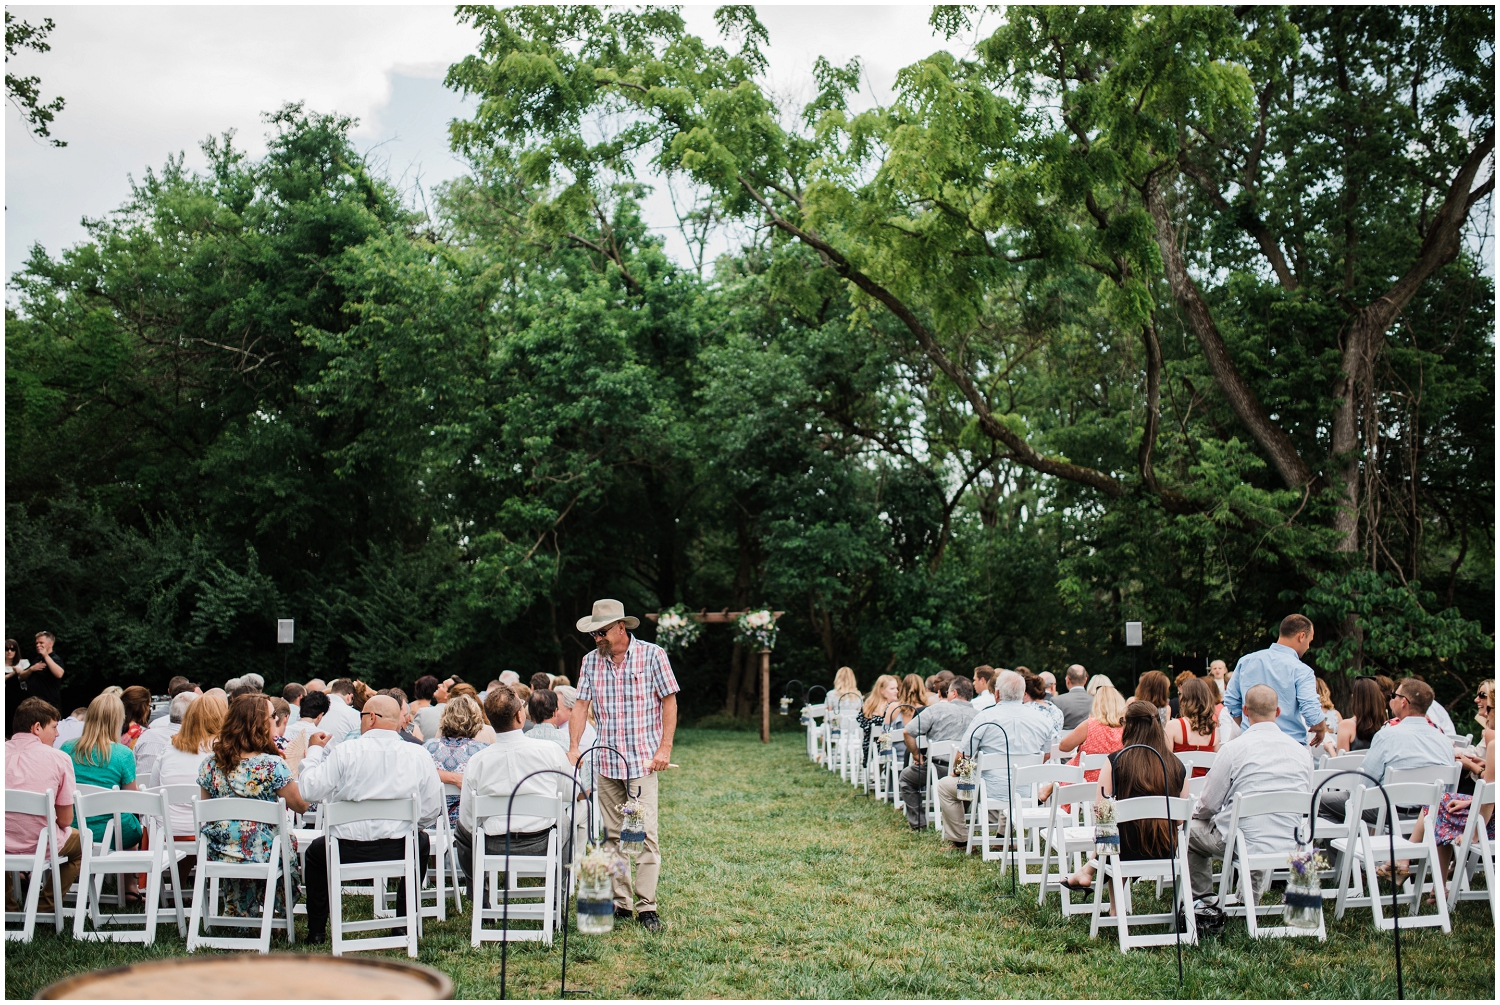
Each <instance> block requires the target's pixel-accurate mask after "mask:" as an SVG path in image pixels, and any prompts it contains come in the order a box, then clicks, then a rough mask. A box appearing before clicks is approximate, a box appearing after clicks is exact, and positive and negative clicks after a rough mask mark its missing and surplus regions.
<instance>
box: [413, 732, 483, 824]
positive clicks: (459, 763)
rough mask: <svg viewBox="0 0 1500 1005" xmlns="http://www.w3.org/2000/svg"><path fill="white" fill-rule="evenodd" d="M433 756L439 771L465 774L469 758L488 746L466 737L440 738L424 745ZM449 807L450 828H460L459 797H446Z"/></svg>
mask: <svg viewBox="0 0 1500 1005" xmlns="http://www.w3.org/2000/svg"><path fill="white" fill-rule="evenodd" d="M422 746H423V747H425V748H426V749H427V752H428V753H429V754H431V755H432V761H433V763H434V764H436V765H437V768H438V770H439V771H451V772H453V773H454V774H455V775H461V774H463V773H464V769H465V768H467V767H468V766H469V758H471V757H473V756H474V755H475V754H477V753H479V752H480V751H481V750H483V749H484V748H485V747H486V746H488V745H487V744H484V743H480V742H479V741H478V740H471V739H469V738H468V737H466V736H438V737H434V738H433V739H431V740H428V741H427V742H426V743H424V744H422ZM443 798H444V800H445V801H446V802H447V805H448V826H450V827H457V826H458V796H448V795H445V796H444V797H443Z"/></svg>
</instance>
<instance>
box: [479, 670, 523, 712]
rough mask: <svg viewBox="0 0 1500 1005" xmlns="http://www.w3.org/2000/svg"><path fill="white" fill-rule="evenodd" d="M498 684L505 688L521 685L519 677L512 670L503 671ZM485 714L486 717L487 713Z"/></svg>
mask: <svg viewBox="0 0 1500 1005" xmlns="http://www.w3.org/2000/svg"><path fill="white" fill-rule="evenodd" d="M500 683H502V684H504V685H505V686H506V687H515V686H516V685H517V684H519V683H521V675H520V674H518V673H516V672H515V671H514V670H505V671H503V672H502V673H501V674H500ZM485 714H486V715H488V714H489V713H485Z"/></svg>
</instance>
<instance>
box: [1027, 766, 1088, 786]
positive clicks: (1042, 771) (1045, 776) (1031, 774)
mask: <svg viewBox="0 0 1500 1005" xmlns="http://www.w3.org/2000/svg"><path fill="white" fill-rule="evenodd" d="M1082 781H1083V769H1082V768H1079V767H1075V766H1074V765H1071V764H1029V765H1027V766H1026V767H1024V768H1017V769H1016V784H1017V785H1033V784H1036V783H1038V782H1052V783H1053V784H1069V783H1074V782H1082Z"/></svg>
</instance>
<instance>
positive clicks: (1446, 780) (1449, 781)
mask: <svg viewBox="0 0 1500 1005" xmlns="http://www.w3.org/2000/svg"><path fill="white" fill-rule="evenodd" d="M1463 770H1464V768H1463V765H1462V764H1459V763H1458V762H1457V761H1453V762H1452V763H1449V764H1429V765H1427V766H1425V767H1421V768H1391V769H1390V770H1389V771H1387V772H1386V773H1385V784H1386V786H1387V787H1389V786H1391V785H1403V784H1405V783H1407V782H1418V783H1426V782H1436V783H1437V784H1439V785H1441V786H1442V787H1443V791H1444V792H1454V791H1457V789H1458V780H1459V778H1461V777H1462V776H1463ZM1398 816H1399V814H1398ZM1400 822H1401V831H1400V833H1401V835H1402V836H1403V837H1410V836H1411V833H1412V831H1414V830H1416V827H1417V818H1416V817H1414V816H1413V817H1400ZM1431 822H1432V820H1431V818H1429V819H1428V823H1429V824H1430V823H1431Z"/></svg>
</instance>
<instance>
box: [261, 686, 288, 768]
mask: <svg viewBox="0 0 1500 1005" xmlns="http://www.w3.org/2000/svg"><path fill="white" fill-rule="evenodd" d="M266 700H267V701H269V702H270V703H271V742H273V743H275V744H276V749H277V750H279V751H280V752H281V753H283V754H285V753H286V746H287V743H288V742H289V741H288V740H287V738H286V727H287V724H288V723H290V722H291V720H292V706H291V705H289V704H287V700H286V699H285V698H268V699H266Z"/></svg>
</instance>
